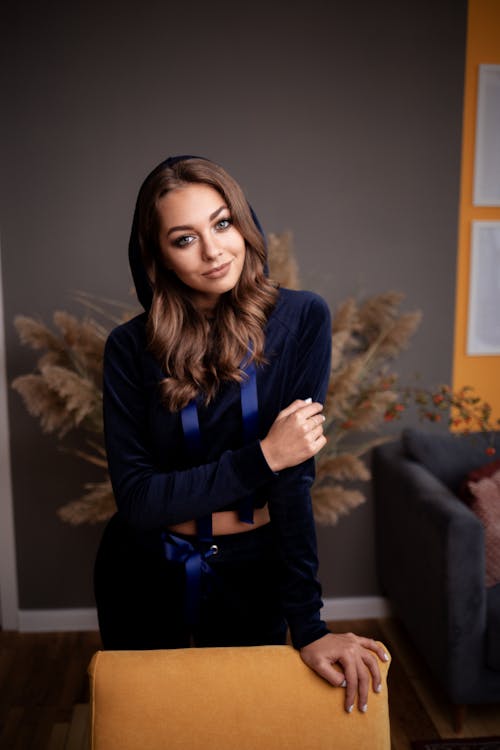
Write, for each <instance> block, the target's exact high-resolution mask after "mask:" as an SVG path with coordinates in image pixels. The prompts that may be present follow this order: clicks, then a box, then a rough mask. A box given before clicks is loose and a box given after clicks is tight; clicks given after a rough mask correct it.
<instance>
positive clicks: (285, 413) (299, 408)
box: [278, 399, 323, 419]
mask: <svg viewBox="0 0 500 750" xmlns="http://www.w3.org/2000/svg"><path fill="white" fill-rule="evenodd" d="M322 409H323V404H320V403H318V402H317V401H314V402H311V401H309V400H306V401H302V400H301V399H297V400H296V401H292V403H291V404H290V405H289V406H287V407H286V409H282V410H281V411H280V413H279V415H278V419H282V418H286V417H289V416H291V415H292V414H295V413H296V412H300V416H301V417H302V418H303V419H309V417H312V416H313V415H314V414H317V413H318V412H320V411H321V410H322Z"/></svg>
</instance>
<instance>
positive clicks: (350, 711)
mask: <svg viewBox="0 0 500 750" xmlns="http://www.w3.org/2000/svg"><path fill="white" fill-rule="evenodd" d="M353 708H354V706H349V707H348V708H346V711H347V713H348V714H350V713H352V709H353Z"/></svg>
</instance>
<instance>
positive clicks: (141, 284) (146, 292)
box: [128, 154, 267, 312]
mask: <svg viewBox="0 0 500 750" xmlns="http://www.w3.org/2000/svg"><path fill="white" fill-rule="evenodd" d="M204 158H205V157H204V156H193V155H190V154H183V155H181V156H170V157H169V158H168V159H165V160H164V161H162V162H160V164H158V165H157V166H156V167H155V168H154V169H153V170H152V171H151V172H150V173H149V174H148V176H147V177H146V179H145V180H144V182H143V183H142V185H141V188H140V190H139V193H138V197H137V202H136V205H135V211H134V218H133V221H132V231H131V233H130V240H129V244H128V260H129V264H130V270H131V272H132V278H133V280H134V285H135V291H136V294H137V298H138V300H139V302H140V303H141V305H142V306H143V308H144V310H146V312H147V311H148V310H149V309H150V307H151V303H152V301H153V289H152V287H151V283H150V281H149V278H148V275H147V273H146V269H145V268H144V262H143V259H142V253H141V248H140V244H139V196H140V195H141V192H142V189H143V187H144V185H146V183H147V182H148V180H149V179H150V178H151V177H152V176H153V175H154V174H156V172H157V171H158V170H160V169H164V168H165V167H172V166H173V165H174V164H177V162H179V161H186V160H187V159H204ZM249 207H250V211H251V213H252V218H253V220H254V222H255V226H256V227H257V229H258V230H259V232H260V233H261V235H262V237H263V238H264V243H265V240H266V238H265V235H264V231H263V229H262V227H261V225H260V222H259V220H258V218H257V216H256V215H255V213H254V210H253V208H252V207H251V206H250V204H249ZM265 271H266V273H267V268H266V269H265Z"/></svg>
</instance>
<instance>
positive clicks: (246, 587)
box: [94, 514, 286, 650]
mask: <svg viewBox="0 0 500 750" xmlns="http://www.w3.org/2000/svg"><path fill="white" fill-rule="evenodd" d="M184 538H185V539H189V540H190V542H191V543H192V544H194V545H196V546H197V548H198V549H200V551H201V552H202V553H203V552H205V551H206V549H208V547H209V546H210V544H216V545H217V547H218V553H217V555H216V556H214V557H211V558H210V560H209V564H210V567H211V568H212V570H213V573H214V575H213V576H205V575H204V576H203V578H202V584H203V591H202V596H201V601H200V615H199V620H198V623H197V625H196V626H195V627H189V626H188V625H187V624H186V617H185V607H184V601H185V599H184V593H185V570H184V566H183V565H182V564H181V563H176V562H170V561H167V560H166V559H165V554H164V550H163V542H162V538H161V532H159V531H154V532H145V533H143V532H141V533H137V532H135V531H133V530H132V529H130V528H129V527H128V526H127V525H126V524H125V522H124V521H123V520H122V518H121V517H120V516H119V515H118V514H117V515H115V516H114V517H113V518H112V519H111V520H110V522H109V523H108V525H107V527H106V528H105V530H104V534H103V537H102V540H101V544H100V547H99V550H98V553H97V558H96V563H95V570H94V591H95V598H96V604H97V612H98V617H99V628H100V631H101V638H102V642H103V647H104V648H105V649H118V650H119V649H131V650H135V649H158V648H185V647H187V646H189V645H190V643H191V642H193V641H194V643H195V645H197V646H257V645H264V644H282V643H285V640H286V623H285V620H284V617H283V613H282V610H281V606H280V597H279V583H278V563H277V559H276V553H275V544H274V540H273V534H272V529H271V525H270V524H267V525H266V526H261V527H260V528H258V529H256V530H254V531H247V532H244V533H242V534H228V535H223V536H218V537H214V539H213V541H212V542H210V543H207V542H199V541H197V540H194V539H193V538H192V537H184Z"/></svg>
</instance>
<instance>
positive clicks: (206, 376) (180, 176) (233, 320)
mask: <svg viewBox="0 0 500 750" xmlns="http://www.w3.org/2000/svg"><path fill="white" fill-rule="evenodd" d="M191 183H203V184H205V185H209V186H210V187H212V188H214V189H215V190H217V191H218V192H219V193H220V195H221V196H222V197H223V199H224V200H225V202H226V203H227V206H228V208H229V211H230V213H231V218H232V221H233V224H234V226H235V227H236V229H238V231H239V232H240V233H241V235H242V236H243V238H244V240H245V247H246V252H245V261H244V264H243V270H242V273H241V276H240V278H239V280H238V282H237V284H236V286H235V287H234V288H233V289H231V290H230V291H228V292H226V293H224V294H222V295H221V296H220V298H219V301H218V303H217V306H216V308H215V310H214V317H213V319H211V320H210V321H209V320H207V318H206V316H205V315H203V314H202V313H201V312H200V311H199V310H198V309H197V308H196V307H195V305H194V304H193V302H192V297H191V294H190V288H189V287H188V286H187V285H186V284H184V283H183V282H182V281H181V280H180V279H179V278H178V277H177V276H176V275H175V274H174V273H173V272H172V271H168V270H167V269H166V268H165V265H164V262H163V260H162V257H161V253H160V248H159V239H158V237H159V217H158V211H157V207H158V202H159V200H160V199H161V198H162V197H163V196H164V195H166V193H168V192H169V191H171V190H175V189H176V188H179V187H182V186H185V185H186V184H191ZM138 233H139V245H140V248H141V253H142V258H143V262H144V266H145V269H146V272H147V275H148V278H149V281H150V283H151V286H152V289H153V301H152V304H151V308H150V310H149V315H148V321H147V340H148V346H149V349H150V350H151V352H152V353H153V355H154V356H155V357H156V358H157V359H158V360H159V361H160V362H161V364H162V365H163V367H164V370H165V373H166V374H167V377H166V378H165V380H163V381H162V382H161V390H162V399H163V401H164V403H165V405H166V406H167V407H168V408H169V409H170V410H172V411H177V410H179V409H182V408H183V407H184V406H186V404H188V403H189V401H191V399H193V398H195V397H196V396H198V395H201V396H202V397H203V399H204V402H205V403H206V404H208V403H209V402H210V401H211V400H212V399H213V398H214V396H215V395H216V393H217V391H218V389H219V387H220V385H221V383H223V382H227V381H236V382H241V381H242V380H243V378H244V377H245V375H244V372H243V370H242V369H241V364H242V362H243V361H244V360H245V361H254V362H255V363H256V364H263V363H264V362H265V357H264V328H265V325H266V322H267V319H268V317H269V314H270V313H271V310H272V309H273V307H274V306H275V304H276V299H277V294H278V293H277V289H276V286H275V285H274V284H272V283H271V281H269V279H268V278H267V276H266V273H265V265H266V247H265V242H264V238H263V236H262V234H261V233H260V231H259V230H258V228H257V226H256V224H255V221H254V219H253V217H252V212H251V209H250V206H249V204H248V202H247V200H246V198H245V196H244V194H243V191H242V189H241V188H240V186H239V185H238V183H237V182H236V181H235V180H234V179H233V178H232V177H231V176H230V175H229V174H228V173H227V172H226V171H225V170H224V169H222V167H220V166H219V165H218V164H215V163H214V162H211V161H209V160H207V159H199V158H191V159H186V160H182V161H178V162H176V163H174V164H173V165H168V163H167V164H163V165H160V167H158V168H157V169H156V170H155V171H154V172H153V173H152V175H151V176H150V178H149V179H148V180H147V182H146V183H145V185H144V186H143V188H142V190H141V194H140V196H139V200H138Z"/></svg>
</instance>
